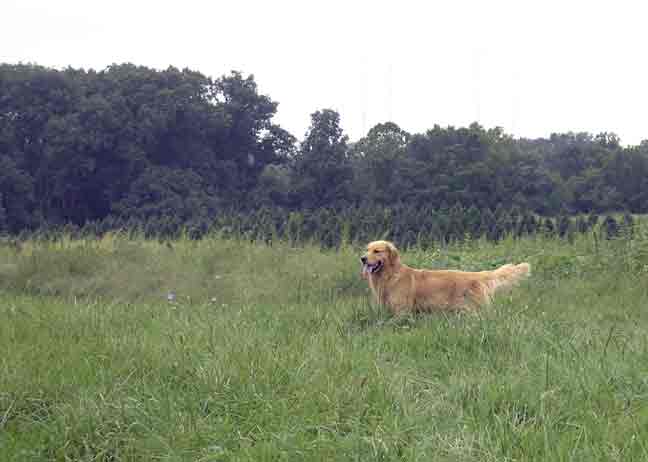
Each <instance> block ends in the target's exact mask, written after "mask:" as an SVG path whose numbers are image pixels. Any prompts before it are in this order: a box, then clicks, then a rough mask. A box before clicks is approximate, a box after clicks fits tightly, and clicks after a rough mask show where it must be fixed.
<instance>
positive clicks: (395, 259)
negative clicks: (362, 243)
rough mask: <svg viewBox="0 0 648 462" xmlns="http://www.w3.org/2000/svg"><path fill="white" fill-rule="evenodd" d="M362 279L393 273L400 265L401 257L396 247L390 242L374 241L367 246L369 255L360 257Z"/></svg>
mask: <svg viewBox="0 0 648 462" xmlns="http://www.w3.org/2000/svg"><path fill="white" fill-rule="evenodd" d="M360 261H361V262H362V277H363V278H365V279H366V278H368V277H369V276H371V275H378V274H385V273H389V272H391V271H393V269H394V268H396V267H397V266H398V265H399V264H400V255H399V254H398V249H396V246H395V245H394V244H392V243H391V242H388V241H374V242H370V243H369V245H367V253H365V254H364V255H363V256H362V257H360Z"/></svg>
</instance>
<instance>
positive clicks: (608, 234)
mask: <svg viewBox="0 0 648 462" xmlns="http://www.w3.org/2000/svg"><path fill="white" fill-rule="evenodd" d="M603 232H604V233H605V238H606V239H613V238H615V237H617V236H618V235H619V224H618V223H617V221H616V220H615V219H614V217H613V216H611V215H608V216H606V217H605V220H603Z"/></svg>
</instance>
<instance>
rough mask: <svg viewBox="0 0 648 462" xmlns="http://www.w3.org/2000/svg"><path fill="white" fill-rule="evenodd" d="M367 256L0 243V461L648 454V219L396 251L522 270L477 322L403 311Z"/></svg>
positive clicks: (218, 247)
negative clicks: (608, 230) (377, 299)
mask: <svg viewBox="0 0 648 462" xmlns="http://www.w3.org/2000/svg"><path fill="white" fill-rule="evenodd" d="M397 244H398V243H397ZM361 249H362V245H346V246H343V247H342V248H340V249H337V250H334V251H333V250H332V251H322V250H320V249H319V248H318V247H316V246H311V245H305V246H301V247H291V246H289V245H288V244H284V243H274V244H273V245H267V244H261V243H251V242H248V241H244V240H236V239H223V238H220V237H218V236H215V235H214V236H209V237H207V238H204V239H201V240H196V241H193V240H190V239H179V240H174V241H171V242H158V241H155V240H145V239H140V238H129V237H126V236H122V235H119V234H110V235H106V236H104V237H103V238H101V239H81V240H74V239H70V238H66V237H61V238H59V239H57V240H33V241H27V242H24V243H22V244H21V245H10V244H9V243H6V244H4V245H2V246H1V247H0V460H2V461H50V460H54V461H294V460H304V461H318V460H322V461H335V460H339V461H350V460H371V461H375V460H379V461H480V462H482V461H498V462H500V461H551V462H557V461H567V460H583V461H633V460H637V461H644V460H648V335H647V334H648V230H646V228H645V227H643V228H642V227H639V229H637V231H636V233H635V235H634V236H633V237H632V238H630V237H625V238H619V239H613V240H605V239H600V238H598V237H597V235H596V234H593V233H588V234H584V235H577V236H575V237H574V240H573V241H572V242H568V241H567V240H560V239H555V238H554V239H549V238H543V237H540V236H538V237H529V238H524V239H505V240H503V241H501V242H499V243H496V244H495V243H489V242H486V241H468V242H463V243H457V244H453V245H448V246H441V247H437V248H433V249H427V250H422V249H417V248H411V249H408V250H407V251H405V252H404V253H403V260H404V261H405V262H406V263H407V264H410V265H412V266H415V267H427V268H448V267H450V268H457V269H467V270H482V269H490V268H494V267H496V266H498V265H500V264H503V263H505V262H509V261H510V262H520V261H528V262H530V263H531V264H532V268H533V274H532V276H531V278H530V279H528V280H527V281H526V282H524V283H523V284H522V285H521V286H519V287H518V288H516V289H515V290H514V291H512V292H511V293H510V294H506V295H503V296H501V297H499V298H498V299H497V300H496V303H495V304H494V305H493V306H491V307H488V308H486V309H484V310H482V311H481V312H479V313H477V314H468V315H443V314H437V315H424V316H412V317H401V318H393V317H392V316H390V315H389V314H388V313H387V312H386V311H385V310H384V309H382V308H380V307H377V306H374V305H373V304H372V303H371V301H370V299H369V293H368V289H367V287H366V285H365V283H364V281H363V280H362V279H361V278H360V275H359V271H360V267H359V261H358V256H359V254H360V252H361ZM171 292H172V293H173V294H175V297H171V298H173V299H172V300H169V299H168V294H169V293H171Z"/></svg>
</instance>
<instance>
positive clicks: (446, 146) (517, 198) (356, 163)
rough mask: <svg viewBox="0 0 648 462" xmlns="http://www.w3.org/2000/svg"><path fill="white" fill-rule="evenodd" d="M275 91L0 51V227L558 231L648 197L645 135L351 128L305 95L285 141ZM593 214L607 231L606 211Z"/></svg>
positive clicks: (637, 209)
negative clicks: (516, 135) (522, 135)
mask: <svg viewBox="0 0 648 462" xmlns="http://www.w3.org/2000/svg"><path fill="white" fill-rule="evenodd" d="M277 107H278V103H277V102H275V101H273V100H272V99H271V98H270V97H269V96H267V95H264V94H261V93H260V92H259V88H258V86H257V83H256V81H255V79H254V77H253V76H251V75H248V76H245V75H243V74H241V73H239V72H232V73H230V74H228V75H224V76H222V77H220V78H217V79H213V78H210V77H207V76H205V75H203V74H201V73H199V72H195V71H192V70H189V69H183V70H179V69H176V68H173V67H170V68H168V69H166V70H161V71H159V70H154V69H149V68H146V67H142V66H136V65H132V64H121V65H112V66H109V67H108V68H106V69H104V70H101V71H93V70H88V71H86V70H81V69H72V68H68V69H64V70H54V69H49V68H45V67H41V66H37V65H23V64H17V65H12V64H1V65H0V232H11V233H19V232H21V231H23V230H29V229H34V228H38V227H44V226H51V225H64V224H74V225H76V226H83V225H86V226H90V225H91V226H95V227H97V226H99V225H98V223H104V224H105V223H109V224H112V225H111V226H116V225H117V224H121V225H127V224H128V225H134V224H142V226H144V225H143V224H144V223H147V225H146V226H148V229H149V230H150V231H151V233H154V231H155V227H156V226H159V227H160V228H164V229H171V228H173V229H177V228H178V227H179V226H183V225H189V226H193V227H196V229H204V228H206V227H208V226H211V225H212V224H213V223H218V222H219V220H221V218H222V217H224V216H231V214H232V213H234V212H233V211H236V212H235V213H238V214H241V215H242V216H247V217H257V218H259V217H258V216H257V211H258V210H265V212H264V214H263V215H261V217H262V218H263V219H262V226H261V225H259V227H260V228H259V229H261V228H263V229H264V230H266V231H268V230H269V231H268V232H269V233H270V234H272V233H276V232H278V231H277V230H280V229H284V227H285V226H288V227H289V228H290V229H294V230H296V229H298V232H299V233H300V235H308V236H310V237H311V238H315V237H317V238H318V239H321V240H322V241H324V242H329V243H331V242H337V240H338V239H339V236H340V235H347V236H352V235H353V236H364V235H365V234H367V233H368V232H365V231H362V230H363V229H365V223H369V222H371V223H373V225H372V226H373V231H372V232H374V233H376V232H377V230H383V231H384V232H390V230H392V231H391V232H394V231H393V230H394V229H395V228H398V229H399V231H398V232H397V234H398V236H400V237H401V238H402V239H404V240H405V241H408V242H409V241H413V240H419V241H420V240H421V239H425V238H424V237H421V233H422V232H423V233H427V234H429V235H434V236H437V237H438V238H441V239H448V238H456V237H457V236H467V235H469V236H477V237H478V236H486V237H488V238H491V239H499V238H501V237H502V236H503V235H506V234H514V235H523V234H529V233H535V232H542V233H547V234H556V235H558V236H569V235H570V233H572V232H573V231H574V230H575V231H583V230H584V229H591V228H592V227H594V226H596V224H597V220H598V214H602V215H605V216H608V215H609V216H611V214H613V212H621V211H623V212H625V213H626V215H627V216H630V215H629V213H646V212H648V141H644V142H643V143H641V144H640V145H638V146H628V147H623V146H622V145H621V143H620V140H619V138H618V137H617V136H616V135H615V134H613V133H601V134H598V135H595V136H593V135H591V134H588V133H562V134H553V135H551V136H550V137H549V138H540V139H513V138H512V137H511V136H509V135H507V134H506V133H504V132H503V131H502V130H501V129H499V128H493V129H485V128H484V127H481V126H480V125H478V124H472V125H470V126H468V127H458V128H457V127H441V126H439V125H434V126H432V128H431V129H429V130H427V131H425V132H423V133H408V132H406V131H404V130H403V129H401V128H400V127H399V126H398V125H397V124H396V123H394V122H385V123H381V124H378V125H376V126H375V127H373V128H371V129H370V130H369V132H368V133H367V134H366V136H364V137H363V138H361V139H359V140H357V141H355V142H353V143H351V142H349V139H348V137H347V136H346V135H345V134H344V131H343V128H342V121H341V117H340V114H338V113H337V112H336V111H334V110H331V109H320V110H317V111H315V112H313V114H311V120H310V126H309V128H308V130H307V132H306V134H305V136H304V138H303V140H302V141H301V142H300V143H298V142H297V139H296V138H295V137H294V136H293V135H292V134H290V133H289V132H288V131H286V130H285V129H283V128H282V127H281V126H279V125H278V124H277V123H276V122H275V121H274V117H275V114H276V111H277ZM367 211H371V212H370V213H369V212H367ZM371 214H374V215H371ZM572 214H589V216H590V218H589V219H588V220H587V221H585V220H581V221H579V222H577V223H571V221H570V220H569V219H568V218H567V216H568V215H572ZM356 215H357V216H360V217H361V218H358V219H356V218H355V217H356ZM307 216H308V217H313V216H315V217H317V218H315V219H312V220H310V219H307V218H306V217H307ZM539 216H540V217H539ZM340 217H343V218H340ZM552 217H558V218H557V219H554V218H552ZM282 220H284V221H285V222H282ZM221 221H222V220H221ZM230 221H231V222H232V223H234V222H235V220H230ZM625 222H628V220H627V219H626V220H625ZM241 223H243V222H241ZM286 223H288V225H286ZM400 223H407V225H406V226H405V225H402V226H403V227H402V229H401V225H400ZM101 226H103V225H101ZM101 226H99V227H101ZM106 226H107V225H106ZM228 226H229V225H228ZM240 226H242V227H245V226H244V225H243V224H241V225H240ZM622 228H623V229H625V228H628V229H631V225H623V226H622ZM604 229H606V230H609V232H607V233H606V235H609V236H613V235H615V233H618V230H616V228H615V227H614V224H612V222H611V221H610V220H608V219H606V221H605V225H604ZM266 231H262V232H260V233H261V234H264V233H266ZM295 232H297V231H295ZM363 233H364V234H363Z"/></svg>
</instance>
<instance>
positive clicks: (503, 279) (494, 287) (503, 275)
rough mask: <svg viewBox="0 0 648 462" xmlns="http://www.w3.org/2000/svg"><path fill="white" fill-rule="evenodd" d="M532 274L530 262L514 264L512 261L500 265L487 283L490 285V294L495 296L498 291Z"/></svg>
mask: <svg viewBox="0 0 648 462" xmlns="http://www.w3.org/2000/svg"><path fill="white" fill-rule="evenodd" d="M529 274H531V265H529V264H528V263H520V264H519V265H513V264H511V263H509V264H507V265H504V266H500V267H499V268H497V269H496V270H493V271H491V273H490V277H489V278H488V280H487V282H486V285H487V286H488V292H489V294H488V295H489V296H491V297H492V296H493V295H494V294H495V292H496V291H498V292H499V291H500V290H505V289H508V288H511V287H513V286H515V285H516V284H517V283H518V282H520V281H521V280H522V279H524V278H526V277H527V276H529Z"/></svg>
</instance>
